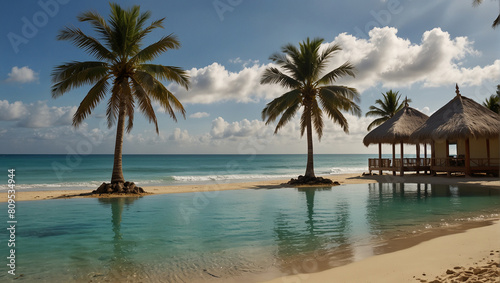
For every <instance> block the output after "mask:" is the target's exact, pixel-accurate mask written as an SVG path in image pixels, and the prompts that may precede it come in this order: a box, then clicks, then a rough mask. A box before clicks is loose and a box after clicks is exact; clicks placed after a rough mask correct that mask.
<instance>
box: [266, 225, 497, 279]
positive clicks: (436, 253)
mask: <svg viewBox="0 0 500 283" xmlns="http://www.w3.org/2000/svg"><path fill="white" fill-rule="evenodd" d="M499 239H500V221H498V220H497V221H496V222H494V223H493V224H492V225H490V226H486V227H481V228H475V229H470V230H467V231H465V232H463V233H459V234H453V235H448V236H443V237H439V238H435V239H432V240H429V241H426V242H422V243H420V244H418V245H416V246H413V247H411V248H408V249H405V250H401V251H397V252H393V253H388V254H383V255H377V256H373V257H369V258H366V259H364V260H361V261H358V262H354V263H351V264H348V265H345V266H341V267H337V268H333V269H329V270H326V271H323V272H318V273H312V274H297V275H293V276H285V277H281V278H277V279H274V280H271V281H267V283H285V282H287V283H291V282H297V283H298V282H318V283H319V282H344V283H349V282H353V283H355V282H356V283H358V282H363V283H368V282H369V283H378V282H379V283H398V282H433V283H438V282H500V281H499V280H500V269H499V268H498V265H499V259H500V252H499V250H500V244H499ZM471 242H473V243H471ZM452 280H457V281H452Z"/></svg>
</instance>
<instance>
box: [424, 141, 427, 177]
mask: <svg viewBox="0 0 500 283" xmlns="http://www.w3.org/2000/svg"><path fill="white" fill-rule="evenodd" d="M424 166H425V167H427V143H424ZM424 174H425V175H427V170H425V171H424Z"/></svg>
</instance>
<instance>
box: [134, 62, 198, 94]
mask: <svg viewBox="0 0 500 283" xmlns="http://www.w3.org/2000/svg"><path fill="white" fill-rule="evenodd" d="M138 69H139V70H142V71H144V72H147V73H149V74H151V75H153V76H154V77H155V78H157V79H160V80H167V81H173V82H176V83H177V84H179V85H181V86H182V87H184V88H185V89H186V90H187V89H188V88H189V75H188V73H187V72H186V71H184V70H182V69H181V68H179V67H174V66H163V65H155V64H140V65H139V66H138Z"/></svg>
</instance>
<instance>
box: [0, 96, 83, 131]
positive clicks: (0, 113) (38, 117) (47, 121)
mask: <svg viewBox="0 0 500 283" xmlns="http://www.w3.org/2000/svg"><path fill="white" fill-rule="evenodd" d="M76 109H77V107H76V106H63V107H55V106H52V107H49V106H48V105H47V102H46V101H37V102H35V103H30V104H24V103H23V102H21V101H16V102H14V103H9V101H7V100H0V121H17V124H16V125H17V126H18V127H24V128H47V127H52V126H67V125H71V124H72V119H73V115H74V113H75V112H76Z"/></svg>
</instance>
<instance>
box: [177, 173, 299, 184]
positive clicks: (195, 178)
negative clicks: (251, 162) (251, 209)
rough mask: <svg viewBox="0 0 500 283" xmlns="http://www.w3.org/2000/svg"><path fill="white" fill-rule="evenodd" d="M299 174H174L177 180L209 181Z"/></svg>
mask: <svg viewBox="0 0 500 283" xmlns="http://www.w3.org/2000/svg"><path fill="white" fill-rule="evenodd" d="M296 177H297V175H295V174H294V175H288V174H285V175H260V174H254V175H243V174H241V175H205V176H172V178H173V179H174V181H177V182H207V181H226V180H265V179H283V178H296Z"/></svg>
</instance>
